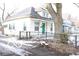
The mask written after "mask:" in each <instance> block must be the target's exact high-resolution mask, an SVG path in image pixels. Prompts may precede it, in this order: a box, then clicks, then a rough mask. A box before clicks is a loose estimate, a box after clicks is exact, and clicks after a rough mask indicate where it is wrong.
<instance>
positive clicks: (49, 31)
mask: <svg viewBox="0 0 79 59" xmlns="http://www.w3.org/2000/svg"><path fill="white" fill-rule="evenodd" d="M35 21H38V22H39V30H38V31H35V30H34V29H35V24H34V22H35ZM42 23H45V32H47V33H54V22H53V21H52V20H50V21H47V20H41V19H32V27H31V28H32V31H33V32H35V33H36V34H38V33H39V34H42ZM51 24H52V31H51Z"/></svg>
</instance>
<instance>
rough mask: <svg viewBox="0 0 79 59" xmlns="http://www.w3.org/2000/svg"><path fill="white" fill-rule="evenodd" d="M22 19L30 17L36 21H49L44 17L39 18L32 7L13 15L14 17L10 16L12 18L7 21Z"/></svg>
mask: <svg viewBox="0 0 79 59" xmlns="http://www.w3.org/2000/svg"><path fill="white" fill-rule="evenodd" d="M22 17H28V18H29V17H30V18H36V19H43V20H51V18H45V17H42V16H40V15H39V14H38V13H37V12H36V11H35V8H34V7H29V8H26V9H24V10H23V11H21V12H19V13H17V14H15V15H12V16H10V17H8V18H7V21H8V20H11V19H17V18H22Z"/></svg>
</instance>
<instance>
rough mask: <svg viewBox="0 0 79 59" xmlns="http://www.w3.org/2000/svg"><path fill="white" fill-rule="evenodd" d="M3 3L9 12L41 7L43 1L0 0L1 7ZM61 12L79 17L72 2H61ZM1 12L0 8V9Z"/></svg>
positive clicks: (77, 9) (78, 11)
mask: <svg viewBox="0 0 79 59" xmlns="http://www.w3.org/2000/svg"><path fill="white" fill-rule="evenodd" d="M3 3H5V7H6V11H7V12H11V11H12V10H14V9H16V12H17V11H21V10H23V9H25V8H27V7H30V6H34V7H41V5H43V4H44V3H42V2H40V0H39V3H37V2H36V1H35V0H0V6H1V7H3ZM62 12H63V14H70V15H71V16H72V17H76V18H78V19H79V8H78V7H77V6H76V5H74V4H73V3H63V9H62ZM0 13H1V10H0Z"/></svg>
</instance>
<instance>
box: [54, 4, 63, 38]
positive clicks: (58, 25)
mask: <svg viewBox="0 0 79 59" xmlns="http://www.w3.org/2000/svg"><path fill="white" fill-rule="evenodd" d="M56 9H57V13H56V18H55V20H54V24H55V35H54V37H55V38H56V39H61V37H60V34H61V33H63V25H62V24H63V19H62V4H61V3H56Z"/></svg>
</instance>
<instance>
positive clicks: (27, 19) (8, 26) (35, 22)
mask: <svg viewBox="0 0 79 59" xmlns="http://www.w3.org/2000/svg"><path fill="white" fill-rule="evenodd" d="M42 14H43V15H42ZM3 25H4V26H5V27H4V33H5V34H7V35H19V32H20V31H29V32H31V34H34V35H36V34H38V33H40V34H45V33H46V32H49V33H54V23H53V19H52V18H50V17H49V14H48V12H44V11H42V10H41V11H36V10H35V8H33V7H29V8H26V9H25V10H23V11H21V12H19V13H17V14H15V15H12V16H11V17H8V18H7V19H6V21H5V22H4V23H3Z"/></svg>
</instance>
